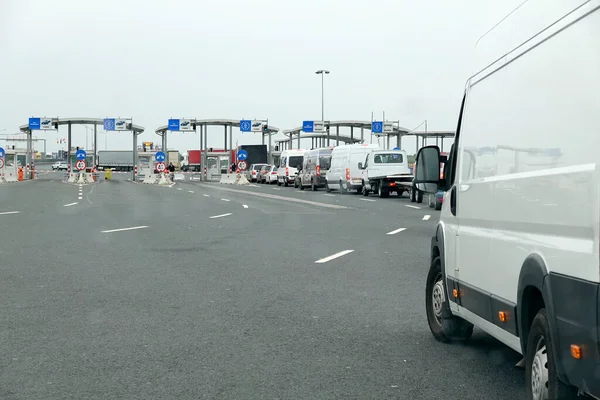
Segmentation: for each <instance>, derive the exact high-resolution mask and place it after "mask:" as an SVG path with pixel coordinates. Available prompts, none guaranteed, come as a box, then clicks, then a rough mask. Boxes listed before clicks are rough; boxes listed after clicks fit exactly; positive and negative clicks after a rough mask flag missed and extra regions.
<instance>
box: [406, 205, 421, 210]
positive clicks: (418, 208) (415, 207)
mask: <svg viewBox="0 0 600 400" xmlns="http://www.w3.org/2000/svg"><path fill="white" fill-rule="evenodd" d="M405 206H406V207H410V208H414V209H416V210H420V209H421V207H417V206H411V205H410V204H405Z"/></svg>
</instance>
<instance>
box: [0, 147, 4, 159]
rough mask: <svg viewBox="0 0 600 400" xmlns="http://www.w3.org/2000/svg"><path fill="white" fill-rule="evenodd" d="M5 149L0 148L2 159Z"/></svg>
mask: <svg viewBox="0 0 600 400" xmlns="http://www.w3.org/2000/svg"><path fill="white" fill-rule="evenodd" d="M4 154H5V152H4V149H3V148H2V147H0V158H4Z"/></svg>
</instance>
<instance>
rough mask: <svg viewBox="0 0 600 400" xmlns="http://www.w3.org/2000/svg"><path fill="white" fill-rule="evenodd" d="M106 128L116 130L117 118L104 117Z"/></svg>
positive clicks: (106, 129)
mask: <svg viewBox="0 0 600 400" xmlns="http://www.w3.org/2000/svg"><path fill="white" fill-rule="evenodd" d="M104 130H105V131H114V130H115V119H114V118H104Z"/></svg>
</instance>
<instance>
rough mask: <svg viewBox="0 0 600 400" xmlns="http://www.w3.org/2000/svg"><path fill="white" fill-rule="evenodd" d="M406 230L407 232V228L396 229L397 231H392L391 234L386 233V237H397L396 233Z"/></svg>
mask: <svg viewBox="0 0 600 400" xmlns="http://www.w3.org/2000/svg"><path fill="white" fill-rule="evenodd" d="M405 230H406V228H400V229H396V230H395V231H391V232H388V233H386V235H395V234H396V233H400V232H402V231H405Z"/></svg>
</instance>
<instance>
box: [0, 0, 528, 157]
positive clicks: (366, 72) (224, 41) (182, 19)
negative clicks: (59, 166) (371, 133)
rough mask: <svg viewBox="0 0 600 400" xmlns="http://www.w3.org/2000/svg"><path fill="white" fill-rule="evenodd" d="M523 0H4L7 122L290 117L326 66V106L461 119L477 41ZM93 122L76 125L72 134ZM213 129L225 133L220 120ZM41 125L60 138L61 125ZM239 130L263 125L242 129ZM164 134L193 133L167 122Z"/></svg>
mask: <svg viewBox="0 0 600 400" xmlns="http://www.w3.org/2000/svg"><path fill="white" fill-rule="evenodd" d="M522 1H523V0H502V1H491V0H455V1H447V0H422V1H415V0H369V1H367V0H320V1H317V0H304V1H291V0H280V1H275V0H247V1H244V0H169V1H157V0H141V1H138V0H119V1H115V0H101V1H96V0H85V1H82V0H53V1H48V0H0V52H1V56H0V66H1V68H0V71H1V74H0V79H1V80H2V84H1V88H2V90H1V91H0V95H1V96H2V97H1V99H0V131H2V132H0V133H1V134H3V135H4V134H10V133H13V132H15V131H17V130H18V126H19V125H22V124H25V123H27V119H28V117H30V116H59V117H71V116H74V117H97V118H104V117H116V116H122V117H133V120H134V123H136V124H139V125H142V126H143V127H145V129H146V132H145V133H144V134H143V135H142V136H141V137H140V139H141V140H148V141H154V142H159V140H160V139H159V137H158V136H156V135H155V134H154V130H155V129H156V128H157V127H158V126H160V125H165V124H166V122H167V119H168V118H169V117H187V118H199V119H212V118H227V119H236V120H237V119H241V118H249V119H252V118H258V119H266V118H268V119H269V123H270V124H271V125H274V126H276V127H278V128H280V129H290V128H294V127H297V126H300V124H301V122H302V120H306V119H316V120H318V119H320V115H321V80H320V78H319V76H317V75H315V71H316V70H318V69H328V70H330V71H331V74H330V75H327V76H326V77H325V119H328V120H342V119H353V120H370V118H371V111H373V112H375V116H376V117H378V116H379V117H380V116H381V114H382V112H385V115H386V118H387V119H391V120H399V121H400V125H401V126H404V127H406V128H409V129H412V128H414V127H415V126H417V125H419V124H420V123H421V122H422V121H423V120H425V119H427V120H428V128H429V129H430V130H454V129H455V127H456V120H457V112H458V107H459V105H460V100H461V96H462V92H463V88H464V84H465V81H466V79H467V78H468V76H469V74H470V73H471V72H472V71H471V65H472V64H471V63H472V52H473V49H474V45H475V42H476V41H477V39H478V38H479V37H480V36H481V35H482V34H483V33H485V32H486V31H487V30H488V29H490V28H491V27H492V26H493V25H494V24H495V23H496V22H498V21H499V20H500V19H501V18H502V17H503V16H504V15H506V14H507V13H508V12H510V10H512V9H514V8H515V7H516V6H517V5H518V4H520V3H522ZM85 132H86V131H85V129H84V128H83V127H74V128H73V142H74V145H81V146H84V145H85ZM208 133H209V146H212V147H222V145H223V133H222V128H216V127H214V128H209V132H208ZM342 133H347V132H344V131H343V132H342ZM35 136H37V137H47V138H48V150H49V151H55V150H57V149H58V148H59V145H57V144H56V139H58V138H61V137H66V127H61V130H60V132H59V133H56V132H54V131H49V132H36V133H35ZM236 140H237V141H238V142H239V143H240V144H242V143H243V144H250V143H260V134H255V135H252V134H244V136H241V135H240V134H239V132H238V130H237V129H234V142H235V141H236ZM4 143H5V142H0V146H1V145H3V144H4ZM90 146H91V144H90ZM309 146H310V141H308V142H304V143H303V147H309ZM403 147H405V148H406V149H407V150H408V151H411V150H414V144H413V143H410V144H409V143H406V146H403ZM64 148H66V147H64ZM98 148H99V149H100V150H101V149H104V135H103V134H101V135H99V144H98ZM108 148H109V149H130V148H131V135H130V134H128V133H117V132H110V133H109V134H108ZM169 148H177V149H179V150H187V149H189V148H198V137H197V135H194V134H185V135H184V134H181V133H172V134H170V136H169Z"/></svg>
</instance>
